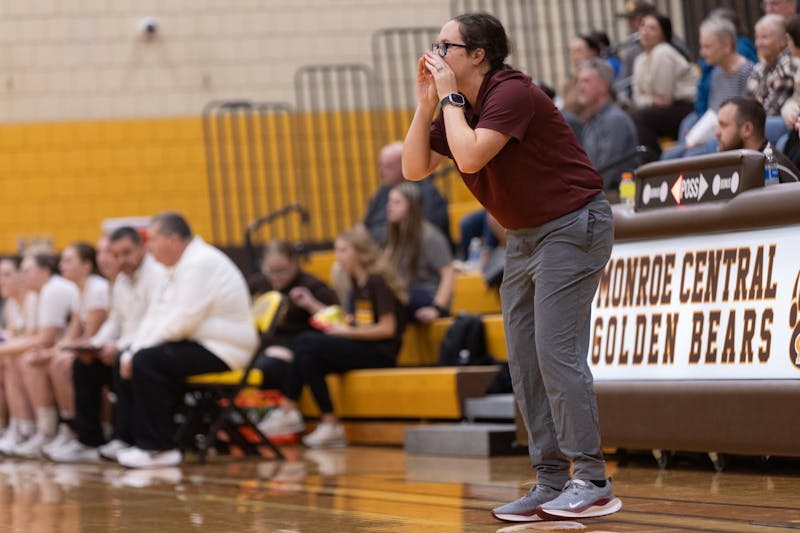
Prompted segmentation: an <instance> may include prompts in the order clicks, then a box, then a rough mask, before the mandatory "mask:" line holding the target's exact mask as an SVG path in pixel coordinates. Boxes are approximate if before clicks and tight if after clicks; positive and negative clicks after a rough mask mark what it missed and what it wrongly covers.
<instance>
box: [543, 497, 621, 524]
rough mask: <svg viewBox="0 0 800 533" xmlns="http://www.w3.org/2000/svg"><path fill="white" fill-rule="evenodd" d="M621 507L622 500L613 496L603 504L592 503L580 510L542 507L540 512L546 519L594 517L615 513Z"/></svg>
mask: <svg viewBox="0 0 800 533" xmlns="http://www.w3.org/2000/svg"><path fill="white" fill-rule="evenodd" d="M620 509H622V500H620V499H619V498H613V499H611V500H609V501H608V502H606V503H605V504H603V505H592V506H589V507H587V508H586V509H584V510H582V511H568V510H566V509H544V508H543V509H542V510H541V514H542V515H544V516H543V518H544V519H545V520H546V519H547V517H548V516H553V517H558V518H594V517H597V516H606V515H609V514H613V513H616V512H617V511H619V510H620Z"/></svg>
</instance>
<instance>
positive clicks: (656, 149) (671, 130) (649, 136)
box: [631, 100, 694, 163]
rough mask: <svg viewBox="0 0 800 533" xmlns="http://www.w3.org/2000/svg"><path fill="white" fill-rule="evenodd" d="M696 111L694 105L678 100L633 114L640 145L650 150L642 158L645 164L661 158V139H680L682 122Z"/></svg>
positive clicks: (638, 110)
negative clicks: (679, 131)
mask: <svg viewBox="0 0 800 533" xmlns="http://www.w3.org/2000/svg"><path fill="white" fill-rule="evenodd" d="M692 111H694V104H693V103H692V102H686V101H684V100H676V101H674V102H671V103H670V104H669V105H666V106H656V105H653V106H650V107H642V108H639V109H635V110H634V111H633V112H631V118H633V122H634V124H636V132H637V134H638V135H639V144H643V145H645V146H647V147H648V148H650V152H648V153H647V154H644V155H643V156H642V161H643V162H644V163H647V162H650V161H655V160H657V159H658V158H659V157H661V143H660V142H659V138H660V137H670V138H672V139H677V138H678V129H679V128H680V125H681V120H683V119H684V117H685V116H686V115H688V114H689V113H691V112H692Z"/></svg>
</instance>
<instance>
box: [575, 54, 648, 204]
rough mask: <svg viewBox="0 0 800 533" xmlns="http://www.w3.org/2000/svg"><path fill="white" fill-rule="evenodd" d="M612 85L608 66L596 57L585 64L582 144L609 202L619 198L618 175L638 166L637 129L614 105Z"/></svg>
mask: <svg viewBox="0 0 800 533" xmlns="http://www.w3.org/2000/svg"><path fill="white" fill-rule="evenodd" d="M613 84H614V72H613V71H612V69H611V66H610V65H609V64H608V63H607V62H606V61H604V60H602V59H599V58H596V59H590V60H589V61H586V62H585V63H584V64H583V66H582V67H581V68H580V71H579V73H578V91H579V97H580V100H581V103H582V104H583V105H584V106H585V108H586V111H587V114H586V122H585V124H584V125H583V128H582V129H581V136H580V141H581V145H582V146H583V149H584V150H586V155H588V156H589V159H590V160H591V161H592V164H593V165H594V166H595V168H596V169H598V171H599V172H600V175H601V176H603V190H604V191H605V192H606V194H607V195H608V196H609V198H610V199H613V198H614V197H617V198H618V195H619V181H620V174H621V173H622V172H624V171H626V170H631V169H633V168H636V166H637V165H638V154H637V153H636V151H635V150H636V126H635V125H634V123H633V120H631V117H630V116H628V114H626V113H625V112H624V111H623V110H622V109H620V107H619V106H618V105H617V104H616V103H615V102H614V92H613V91H614V89H613ZM626 156H628V157H627V158H626Z"/></svg>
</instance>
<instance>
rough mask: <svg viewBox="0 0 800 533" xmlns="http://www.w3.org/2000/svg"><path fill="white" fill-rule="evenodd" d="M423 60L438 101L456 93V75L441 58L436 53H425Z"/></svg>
mask: <svg viewBox="0 0 800 533" xmlns="http://www.w3.org/2000/svg"><path fill="white" fill-rule="evenodd" d="M424 60H425V66H426V67H427V69H428V72H430V74H431V76H432V77H433V81H434V83H435V85H436V93H437V95H438V97H439V100H441V99H442V98H444V97H445V96H447V95H448V94H450V93H455V92H458V86H457V85H456V75H455V73H454V72H453V69H451V68H450V65H448V64H447V62H446V61H445V60H444V58H443V57H442V56H440V55H439V54H437V53H436V52H431V51H427V52H425V57H424Z"/></svg>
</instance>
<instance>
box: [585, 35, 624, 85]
mask: <svg viewBox="0 0 800 533" xmlns="http://www.w3.org/2000/svg"><path fill="white" fill-rule="evenodd" d="M589 36H590V37H591V38H593V39H594V40H595V42H596V43H597V44H598V46H599V47H600V57H602V58H603V59H605V60H606V61H608V64H609V65H611V69H612V70H613V71H614V78H616V77H617V76H619V72H620V68H621V66H620V62H619V58H618V57H617V56H616V55H614V50H612V49H611V41H610V40H609V38H608V34H607V33H606V32H604V31H602V30H594V31H592V32H591V33H590V34H589Z"/></svg>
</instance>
